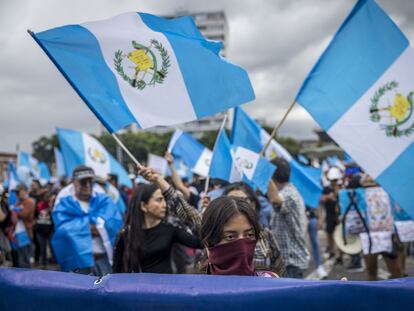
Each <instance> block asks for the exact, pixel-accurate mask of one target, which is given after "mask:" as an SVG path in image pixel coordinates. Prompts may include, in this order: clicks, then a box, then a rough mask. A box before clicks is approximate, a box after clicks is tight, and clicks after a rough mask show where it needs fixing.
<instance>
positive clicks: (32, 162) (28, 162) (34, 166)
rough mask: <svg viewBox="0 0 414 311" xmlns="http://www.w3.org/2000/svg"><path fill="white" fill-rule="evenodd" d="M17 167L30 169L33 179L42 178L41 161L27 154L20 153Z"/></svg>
mask: <svg viewBox="0 0 414 311" xmlns="http://www.w3.org/2000/svg"><path fill="white" fill-rule="evenodd" d="M17 167H26V168H28V169H29V171H30V173H31V175H32V177H34V178H37V179H39V178H40V168H39V161H38V160H37V159H36V158H34V157H33V156H32V155H30V154H29V153H27V152H22V151H21V152H19V154H18V162H17Z"/></svg>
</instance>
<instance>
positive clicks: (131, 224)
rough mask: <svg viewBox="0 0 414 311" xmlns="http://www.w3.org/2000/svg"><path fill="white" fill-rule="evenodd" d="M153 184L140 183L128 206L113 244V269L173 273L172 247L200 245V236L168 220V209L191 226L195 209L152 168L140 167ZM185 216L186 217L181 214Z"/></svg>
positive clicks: (114, 270)
mask: <svg viewBox="0 0 414 311" xmlns="http://www.w3.org/2000/svg"><path fill="white" fill-rule="evenodd" d="M140 174H141V175H143V176H144V177H145V178H146V179H147V180H149V181H151V182H153V184H142V185H139V187H138V189H137V190H136V192H135V193H134V196H133V198H132V200H131V202H130V205H129V207H128V211H127V215H126V220H125V224H124V227H123V229H122V230H121V232H120V233H119V234H118V237H117V241H116V244H115V248H114V264H113V272H115V273H117V272H118V273H121V272H151V273H172V267H171V256H170V253H171V248H172V245H173V243H180V244H183V245H185V246H188V247H192V248H200V247H201V244H200V241H199V239H198V238H197V237H196V236H194V235H192V234H190V233H188V232H187V231H186V230H184V229H182V228H179V227H176V226H174V225H172V224H169V223H167V222H166V221H165V220H166V215H167V210H168V211H169V212H172V213H173V214H176V215H177V216H179V218H180V219H181V220H182V221H183V222H184V223H185V224H186V225H187V226H188V227H189V228H190V229H195V228H196V227H197V226H198V225H199V224H196V223H194V219H197V217H191V215H192V213H196V211H195V210H194V209H193V208H192V207H191V206H189V205H188V203H186V202H185V200H184V199H183V198H182V196H181V195H179V194H178V193H177V192H176V191H175V190H174V189H173V188H172V187H170V185H169V184H168V183H167V182H166V181H165V180H164V179H163V178H162V177H161V176H160V175H158V174H156V173H155V172H154V171H152V170H151V169H147V168H143V169H142V170H141V171H140ZM180 216H183V217H180Z"/></svg>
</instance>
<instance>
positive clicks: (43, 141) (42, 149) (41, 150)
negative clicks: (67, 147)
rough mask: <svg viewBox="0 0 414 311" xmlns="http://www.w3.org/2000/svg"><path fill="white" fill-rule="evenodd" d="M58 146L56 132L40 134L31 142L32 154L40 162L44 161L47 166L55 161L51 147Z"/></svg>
mask: <svg viewBox="0 0 414 311" xmlns="http://www.w3.org/2000/svg"><path fill="white" fill-rule="evenodd" d="M57 146H58V140H57V136H56V134H54V135H52V136H42V137H40V138H39V139H38V140H36V141H34V142H33V143H32V148H33V156H34V157H35V158H36V159H38V160H39V161H40V162H45V163H46V164H47V165H48V166H49V167H50V166H51V165H52V163H53V162H54V161H55V156H54V153H53V148H54V147H57Z"/></svg>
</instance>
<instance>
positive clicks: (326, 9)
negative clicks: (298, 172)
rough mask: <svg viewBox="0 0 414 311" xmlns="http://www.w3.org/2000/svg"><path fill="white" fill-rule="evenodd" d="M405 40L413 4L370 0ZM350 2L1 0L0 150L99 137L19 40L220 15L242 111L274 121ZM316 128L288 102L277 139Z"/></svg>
mask: <svg viewBox="0 0 414 311" xmlns="http://www.w3.org/2000/svg"><path fill="white" fill-rule="evenodd" d="M377 2H378V3H379V4H380V5H381V6H382V8H383V9H384V10H385V11H386V12H387V13H388V14H389V15H390V16H391V18H392V19H393V20H394V21H395V22H396V23H397V25H398V26H399V27H400V29H401V30H402V31H403V32H404V33H405V35H406V36H407V37H408V39H409V40H410V41H412V40H414V18H413V16H414V1H413V0H377ZM355 3H356V0H254V1H253V0H249V1H248V0H209V1H205V0H204V1H201V0H168V1H154V0H148V1H145V0H142V1H132V0H59V1H57V0H36V1H30V0H19V1H13V0H0V29H1V30H0V51H1V54H0V56H1V57H0V152H14V151H15V150H16V145H17V144H19V146H20V150H23V151H29V152H30V151H31V143H32V142H33V141H34V140H36V139H38V138H40V137H41V136H44V135H46V136H49V135H51V134H53V133H54V132H55V129H56V127H62V128H71V129H75V130H79V131H86V132H88V133H92V134H98V133H99V132H100V129H101V127H100V126H99V122H98V120H97V119H96V118H95V116H94V115H93V113H92V112H91V111H90V110H89V109H88V108H87V106H86V105H85V104H84V103H83V102H82V100H81V99H80V98H79V96H78V95H77V94H76V93H75V91H73V89H72V88H71V87H70V86H69V84H68V83H67V82H66V80H65V79H64V78H63V77H62V76H61V74H60V73H59V72H58V71H57V69H56V68H55V66H54V65H53V64H52V63H51V62H50V61H49V59H48V58H47V57H46V55H45V54H44V53H43V52H42V51H41V49H40V48H39V46H38V45H37V44H36V43H35V42H34V41H33V39H32V38H31V37H30V36H29V35H28V34H27V29H31V30H32V31H34V32H39V31H43V30H46V29H49V28H53V27H57V26H61V25H66V24H77V23H82V22H85V21H92V20H100V19H105V18H109V17H111V16H114V15H117V14H119V13H124V12H138V11H140V12H147V13H152V14H156V15H171V14H174V13H176V12H179V11H189V12H203V11H216V10H223V11H224V12H225V13H226V17H227V21H228V25H229V40H228V49H227V55H226V56H227V58H228V59H230V60H231V61H232V62H233V63H236V64H238V65H240V66H242V67H243V68H245V69H246V70H247V72H248V73H249V76H250V79H251V81H252V84H253V88H254V90H255V93H256V100H255V101H253V102H251V103H248V104H246V105H244V107H245V109H246V110H247V111H248V112H249V113H250V114H251V115H252V116H253V117H255V118H260V119H262V120H265V121H266V122H267V123H268V124H276V123H277V122H278V121H279V120H280V119H281V118H282V116H283V114H284V112H285V111H286V110H287V108H288V106H289V105H290V103H291V102H292V101H293V99H294V98H295V95H296V93H297V92H298V89H299V87H300V85H301V84H302V82H303V80H304V79H305V77H306V76H307V74H308V73H309V71H310V69H311V68H312V66H313V65H314V63H315V62H316V61H317V60H318V58H319V56H320V54H321V53H322V52H323V50H324V49H325V48H326V46H327V45H328V44H329V42H330V40H331V39H332V36H333V35H334V33H335V32H336V30H337V29H338V27H339V26H340V25H341V23H342V22H343V20H344V19H345V17H346V16H347V15H348V13H349V12H350V11H351V9H352V7H353V6H354V4H355ZM316 128H318V126H317V124H316V123H315V122H314V121H313V120H312V118H311V117H310V116H309V114H308V113H307V112H306V111H305V110H304V109H303V108H301V107H299V106H296V107H295V108H294V109H293V110H292V112H291V114H290V115H289V116H288V118H287V120H286V122H285V124H284V125H283V127H282V129H281V130H280V135H283V136H292V137H295V138H298V139H309V138H315V135H314V133H313V131H314V129H316Z"/></svg>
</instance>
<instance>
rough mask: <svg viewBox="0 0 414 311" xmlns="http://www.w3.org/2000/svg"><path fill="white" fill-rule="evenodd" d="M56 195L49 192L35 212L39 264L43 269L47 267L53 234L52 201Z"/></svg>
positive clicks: (40, 201) (38, 203)
mask: <svg viewBox="0 0 414 311" xmlns="http://www.w3.org/2000/svg"><path fill="white" fill-rule="evenodd" d="M53 198H54V194H52V193H51V192H47V193H45V194H44V195H43V198H42V199H41V200H38V201H37V204H36V212H35V230H34V231H35V237H36V240H37V243H38V247H39V263H40V267H41V268H42V269H46V265H47V249H48V247H50V239H51V237H52V233H53V223H52V216H51V213H52V206H53V205H52V204H51V203H52V201H53Z"/></svg>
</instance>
